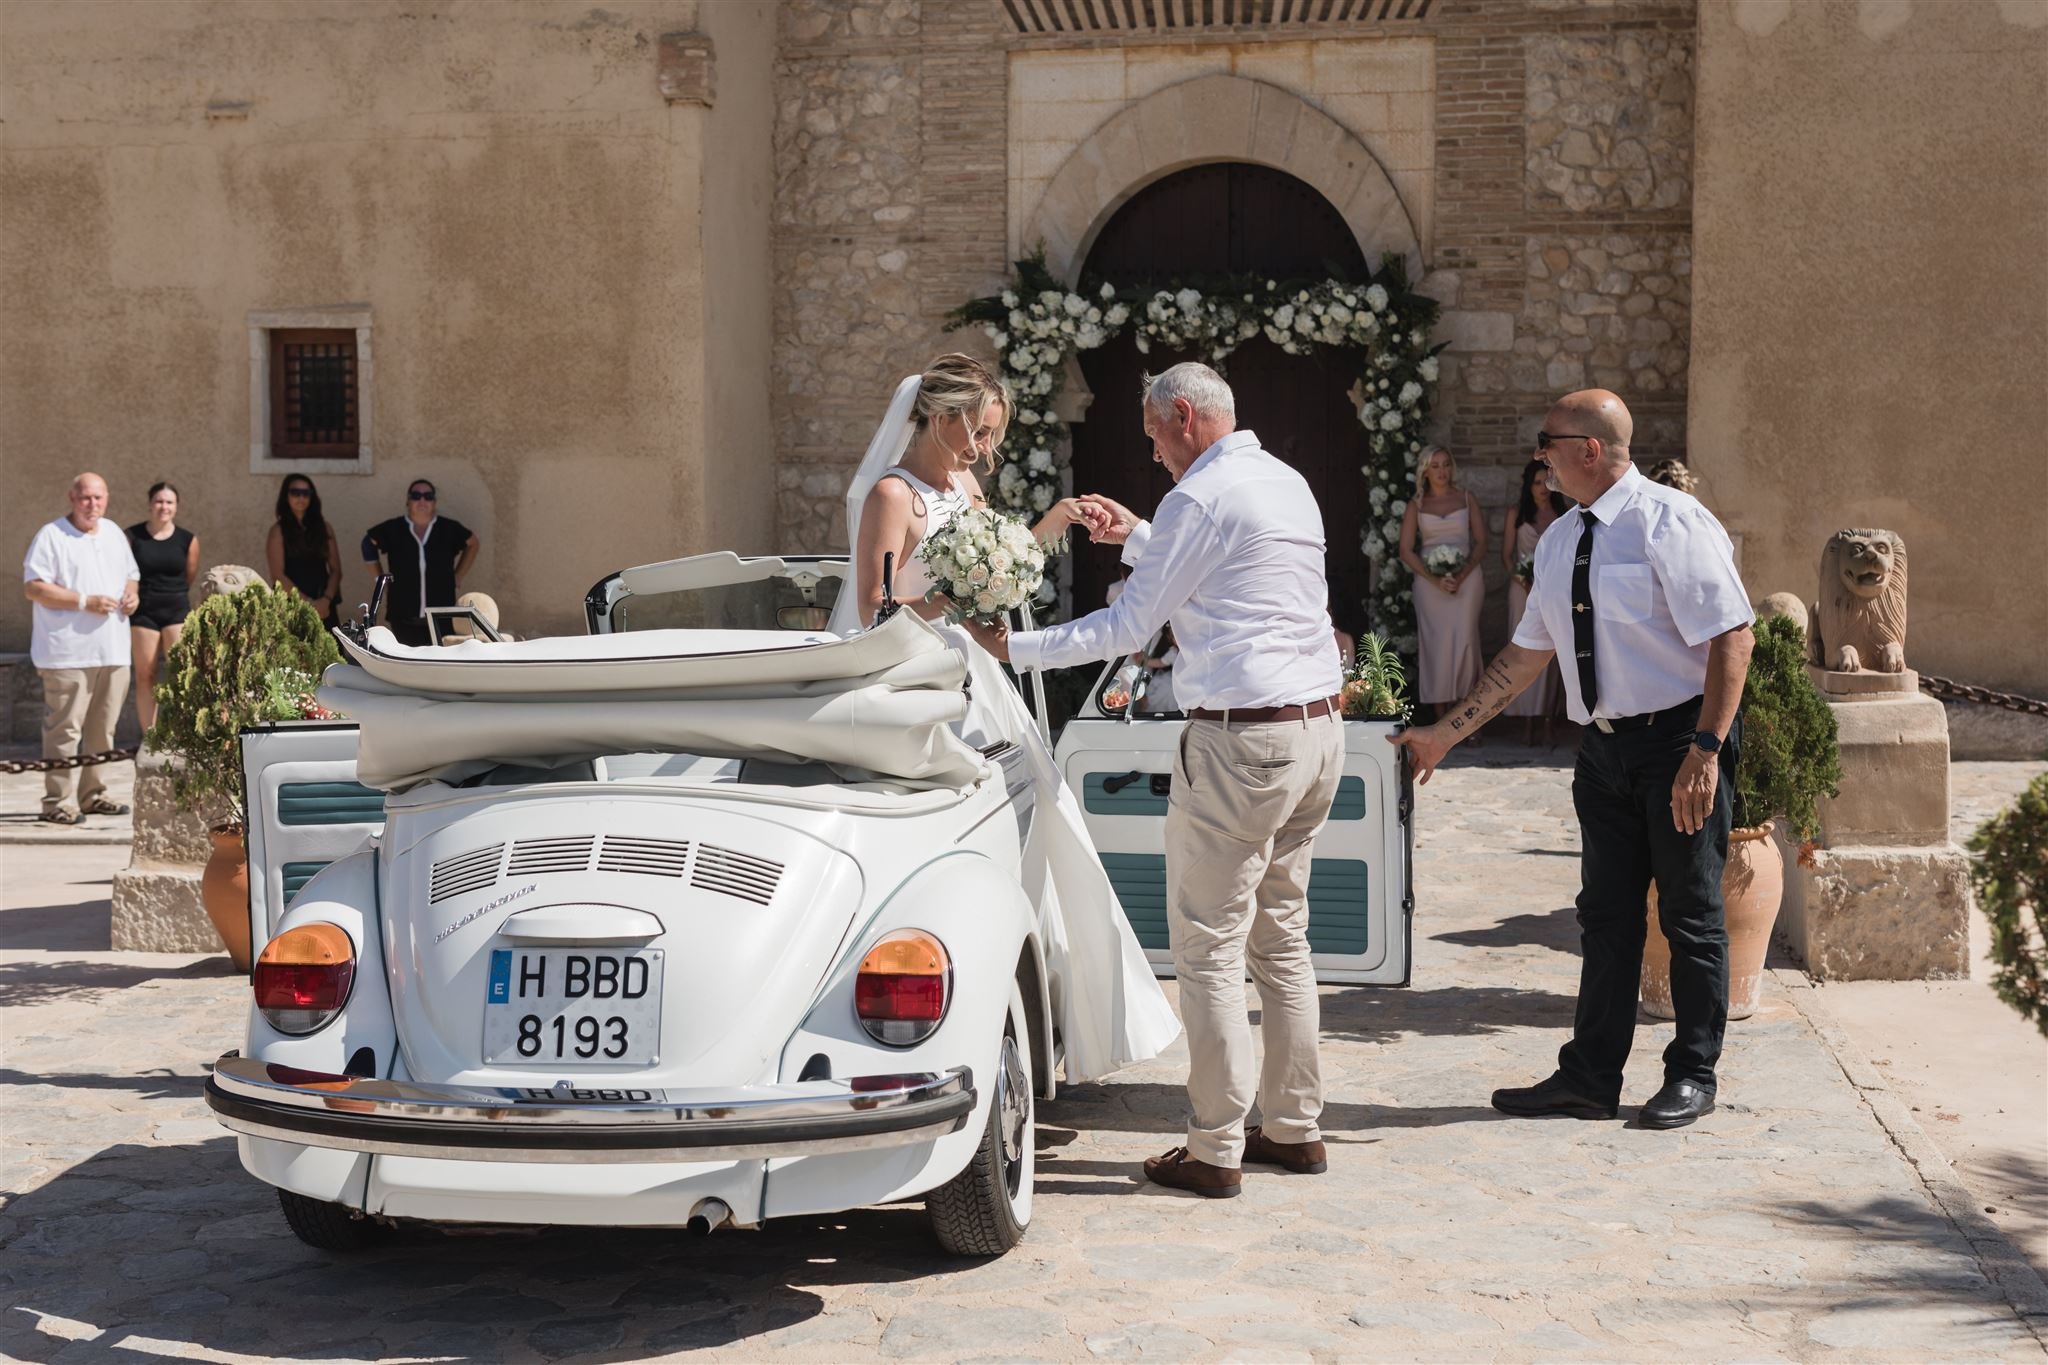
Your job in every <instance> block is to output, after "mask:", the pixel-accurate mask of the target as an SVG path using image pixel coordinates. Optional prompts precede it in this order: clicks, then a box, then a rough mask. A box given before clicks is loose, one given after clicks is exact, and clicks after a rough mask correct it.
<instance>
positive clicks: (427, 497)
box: [405, 488, 434, 502]
mask: <svg viewBox="0 0 2048 1365" xmlns="http://www.w3.org/2000/svg"><path fill="white" fill-rule="evenodd" d="M405 500H406V501H407V502H432V501H433V500H434V495H433V493H432V492H431V491H429V492H425V493H422V492H420V490H419V489H417V488H415V489H413V490H412V491H411V492H409V493H407V494H406V495H405Z"/></svg>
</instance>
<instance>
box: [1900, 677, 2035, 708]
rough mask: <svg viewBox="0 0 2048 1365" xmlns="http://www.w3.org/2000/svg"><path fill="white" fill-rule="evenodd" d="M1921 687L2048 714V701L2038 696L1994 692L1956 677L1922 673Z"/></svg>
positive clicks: (1959, 698) (1948, 696)
mask: <svg viewBox="0 0 2048 1365" xmlns="http://www.w3.org/2000/svg"><path fill="white" fill-rule="evenodd" d="M1920 689H1921V690H1922V691H1923V692H1928V693H1931V694H1933V695H1934V696H1937V697H1941V698H1943V699H1953V700H1955V701H1974V702H1979V703H1981V704H1983V705H1985V706H1998V707H2003V708H2004V709H2005V710H2007V711H2018V712H2020V713H2022V714H2023V715H2029V716H2048V701H2042V700H2040V699H2039V698H2038V697H2022V696H2018V695H2015V694H2014V693H2011V692H1993V691H1992V690H1991V689H1990V688H1988V687H1977V686H1974V685H1973V684H1970V683H1959V682H1957V681H1956V680H1955V679H1954V678H1937V677H1935V676H1934V675H1933V674H1931V673H1922V674H1921V675H1920Z"/></svg>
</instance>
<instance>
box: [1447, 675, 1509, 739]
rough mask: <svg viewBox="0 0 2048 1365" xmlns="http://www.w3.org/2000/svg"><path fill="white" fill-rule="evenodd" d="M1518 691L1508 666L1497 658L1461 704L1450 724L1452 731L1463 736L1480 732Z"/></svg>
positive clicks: (1480, 676)
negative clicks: (1466, 732) (1472, 732)
mask: <svg viewBox="0 0 2048 1365" xmlns="http://www.w3.org/2000/svg"><path fill="white" fill-rule="evenodd" d="M1518 690H1519V689H1517V688H1516V687H1515V682H1514V677H1513V675H1512V674H1511V673H1509V671H1508V666H1507V664H1506V663H1504V662H1503V661H1501V660H1499V659H1495V660H1494V661H1493V662H1492V663H1490V664H1488V665H1487V666H1486V671H1485V672H1484V673H1482V674H1480V675H1479V681H1478V682H1477V683H1474V684H1473V686H1472V690H1471V691H1470V692H1468V693H1466V694H1465V699H1464V700H1463V701H1461V702H1459V703H1458V709H1457V711H1456V713H1455V714H1453V715H1452V716H1451V718H1450V721H1449V724H1450V727H1451V729H1452V731H1453V732H1455V733H1457V734H1463V733H1464V732H1465V731H1467V730H1477V729H1478V728H1479V727H1480V726H1482V725H1484V724H1486V722H1488V721H1490V720H1492V719H1493V718H1494V717H1495V716H1497V715H1499V714H1500V713H1501V709H1502V708H1503V707H1505V706H1506V705H1507V704H1508V703H1509V702H1511V701H1513V700H1514V699H1515V693H1516V692H1517V691H1518Z"/></svg>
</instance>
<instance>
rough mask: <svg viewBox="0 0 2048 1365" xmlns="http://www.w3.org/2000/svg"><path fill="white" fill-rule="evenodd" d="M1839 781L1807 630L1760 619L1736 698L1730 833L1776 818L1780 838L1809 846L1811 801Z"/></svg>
mask: <svg viewBox="0 0 2048 1365" xmlns="http://www.w3.org/2000/svg"><path fill="white" fill-rule="evenodd" d="M1841 781H1842V754H1841V750H1840V749H1839V748H1838V747H1837V745H1836V741H1835V713H1834V712H1833V711H1830V710H1829V709H1828V704H1827V700H1826V698H1824V697H1822V696H1821V694H1820V691H1819V689H1818V688H1816V687H1814V685H1813V682H1812V681H1811V680H1810V679H1809V678H1808V677H1807V676H1806V632H1805V631H1804V630H1803V629H1802V628H1801V627H1800V625H1799V623H1798V622H1797V621H1794V620H1793V619H1792V618H1791V617H1789V616H1773V617H1769V618H1767V619H1765V620H1762V621H1759V622H1758V623H1757V626H1756V651H1755V652H1754V653H1753V654H1751V655H1750V659H1749V682H1748V685H1747V686H1746V687H1745V688H1744V690H1743V694H1742V758H1741V762H1740V763H1738V764H1737V765H1736V769H1735V825H1736V828H1738V829H1754V828H1756V827H1757V826H1759V825H1761V824H1763V822H1764V821H1766V820H1769V819H1770V818H1772V817H1773V816H1774V815H1783V816H1784V817H1785V826H1786V828H1785V834H1786V837H1787V838H1789V839H1791V840H1793V841H1795V842H1799V843H1803V842H1805V841H1807V840H1810V839H1812V838H1813V837H1814V836H1815V835H1816V834H1817V833H1819V830H1820V817H1819V815H1818V814H1817V813H1816V811H1815V809H1814V807H1815V803H1816V802H1818V801H1819V800H1820V799H1821V798H1822V797H1824V796H1834V795H1835V794H1836V793H1837V791H1838V789H1839V787H1840V785H1841Z"/></svg>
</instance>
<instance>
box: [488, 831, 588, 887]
mask: <svg viewBox="0 0 2048 1365" xmlns="http://www.w3.org/2000/svg"><path fill="white" fill-rule="evenodd" d="M595 847H597V836H596V835H595V834H585V835H582V836H580V837H571V838H560V839H521V840H520V841H519V842H518V843H516V844H514V845H512V864H511V866H510V867H508V868H506V869H505V875H506V876H508V877H516V876H519V875H520V874H521V873H528V874H531V873H535V872H582V871H584V870H586V869H587V868H588V867H589V866H590V851H591V850H592V849H593V848H595Z"/></svg>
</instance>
